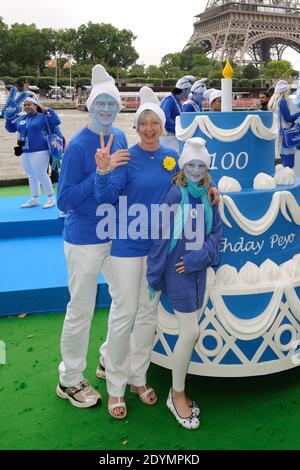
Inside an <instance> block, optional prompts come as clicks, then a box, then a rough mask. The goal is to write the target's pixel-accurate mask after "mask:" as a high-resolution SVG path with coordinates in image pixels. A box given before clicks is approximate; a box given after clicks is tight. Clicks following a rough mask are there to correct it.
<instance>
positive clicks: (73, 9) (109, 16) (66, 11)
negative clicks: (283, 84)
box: [0, 0, 300, 70]
mask: <svg viewBox="0 0 300 470" xmlns="http://www.w3.org/2000/svg"><path fill="white" fill-rule="evenodd" d="M206 4H207V0H186V1H185V2H179V1H178V0H127V1H126V0H84V1H80V2H79V1H78V0H77V1H75V0H51V1H49V2H43V1H41V0H26V1H24V0H14V1H11V2H9V1H6V0H1V2H0V16H2V18H3V20H4V22H5V23H7V24H9V25H10V24H12V23H26V24H30V23H35V24H36V26H37V27H38V28H43V27H48V28H55V29H58V28H71V27H78V26H80V25H81V24H85V23H88V22H89V21H92V22H93V23H111V24H112V25H113V26H115V27H117V28H119V29H122V28H126V29H130V30H131V31H132V32H133V33H134V35H135V36H137V39H136V41H135V42H134V47H135V49H136V50H137V52H138V54H139V56H140V58H139V60H138V62H139V63H143V64H145V65H150V64H153V65H159V63H160V61H161V58H162V57H163V56H164V55H165V54H168V53H170V52H179V51H182V49H183V48H184V47H185V46H186V44H187V42H188V40H189V39H190V37H191V35H192V34H193V21H194V17H195V16H196V15H198V14H199V13H202V12H203V11H204V10H205V7H206ZM47 6H48V8H47ZM0 47H1V46H0ZM283 58H284V59H287V60H290V62H292V64H295V63H296V62H297V63H296V65H295V69H296V70H300V55H299V54H297V53H295V52H293V51H292V50H288V51H287V52H286V53H285V55H284V57H283Z"/></svg>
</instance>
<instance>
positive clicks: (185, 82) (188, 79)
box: [175, 75, 196, 90]
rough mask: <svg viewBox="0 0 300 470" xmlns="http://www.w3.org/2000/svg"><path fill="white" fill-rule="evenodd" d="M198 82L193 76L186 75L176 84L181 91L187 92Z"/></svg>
mask: <svg viewBox="0 0 300 470" xmlns="http://www.w3.org/2000/svg"><path fill="white" fill-rule="evenodd" d="M195 80H196V78H195V77H193V75H185V76H184V77H182V78H180V80H178V82H177V83H176V85H175V87H176V88H178V89H179V90H186V89H187V88H191V86H192V84H193V83H194V81H195Z"/></svg>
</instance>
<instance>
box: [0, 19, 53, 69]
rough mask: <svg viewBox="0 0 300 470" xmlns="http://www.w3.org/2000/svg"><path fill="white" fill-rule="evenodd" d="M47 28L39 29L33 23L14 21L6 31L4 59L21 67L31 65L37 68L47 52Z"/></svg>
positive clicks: (48, 44) (48, 47)
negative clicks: (6, 43) (7, 41)
mask: <svg viewBox="0 0 300 470" xmlns="http://www.w3.org/2000/svg"><path fill="white" fill-rule="evenodd" d="M48 35H49V30H43V31H40V30H38V29H37V28H36V26H35V25H34V24H31V25H25V24H18V23H15V24H13V25H12V26H11V28H10V29H9V32H8V37H9V43H8V45H7V49H6V59H8V60H10V61H13V62H15V63H16V64H18V66H21V67H26V66H29V67H32V68H33V69H35V70H37V68H38V67H40V66H41V65H42V64H43V62H44V61H45V59H46V57H47V54H48V53H49V49H50V43H49V37H48Z"/></svg>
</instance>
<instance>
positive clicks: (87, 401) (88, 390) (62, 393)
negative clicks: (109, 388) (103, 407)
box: [56, 380, 101, 408]
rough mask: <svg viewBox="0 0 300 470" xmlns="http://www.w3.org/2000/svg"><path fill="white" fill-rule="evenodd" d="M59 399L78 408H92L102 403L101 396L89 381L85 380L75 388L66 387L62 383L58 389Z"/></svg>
mask: <svg viewBox="0 0 300 470" xmlns="http://www.w3.org/2000/svg"><path fill="white" fill-rule="evenodd" d="M56 394H57V396H58V397H60V398H63V399H64V400H69V402H70V403H71V404H72V405H73V406H76V408H91V407H92V406H96V405H98V404H100V403H101V395H100V393H98V392H97V390H95V389H94V388H93V387H91V386H90V384H89V383H88V382H87V380H83V381H82V382H80V383H79V384H78V385H75V386H74V387H64V386H63V385H61V384H60V383H59V384H58V385H57V387H56Z"/></svg>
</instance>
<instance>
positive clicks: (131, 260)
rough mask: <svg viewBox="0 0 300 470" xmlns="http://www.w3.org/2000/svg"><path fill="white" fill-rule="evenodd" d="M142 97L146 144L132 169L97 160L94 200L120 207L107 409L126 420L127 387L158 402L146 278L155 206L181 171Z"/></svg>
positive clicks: (137, 149)
mask: <svg viewBox="0 0 300 470" xmlns="http://www.w3.org/2000/svg"><path fill="white" fill-rule="evenodd" d="M140 95H141V106H140V108H139V110H138V111H137V114H136V117H135V127H136V129H137V132H138V133H139V137H140V139H141V141H140V143H139V144H138V145H135V146H134V147H132V148H130V149H129V153H130V156H131V158H130V161H129V163H128V165H127V166H124V167H121V168H118V169H117V170H115V171H111V168H109V166H110V165H109V161H107V160H106V156H105V155H104V154H101V152H99V153H98V155H97V168H98V169H97V176H96V185H95V197H96V199H97V201H98V203H99V204H103V205H104V210H105V208H106V207H107V204H111V205H116V206H115V207H116V212H117V219H116V227H115V230H114V231H115V236H114V237H113V240H112V249H111V268H112V280H111V282H110V293H111V296H112V305H111V310H110V315H109V331H108V336H107V342H106V355H105V372H106V381H107V389H108V394H109V403H108V410H109V413H110V414H111V415H112V416H113V417H114V418H116V419H124V418H125V416H126V413H127V411H126V404H125V400H124V395H125V389H126V385H127V384H128V383H130V384H131V386H132V391H134V392H136V393H138V394H139V396H140V399H141V400H142V401H143V402H144V403H146V404H148V405H154V404H155V403H156V401H157V396H156V393H155V391H154V390H153V389H152V388H151V387H149V386H148V385H147V379H146V374H147V370H148V367H149V364H150V355H151V350H152V346H153V340H154V335H155V326H156V319H157V304H158V299H159V296H155V298H154V299H151V300H150V299H149V296H148V284H147V279H146V263H147V255H148V253H149V250H150V247H151V243H152V241H151V205H158V204H160V202H161V201H162V199H163V197H164V195H165V193H166V191H167V190H168V188H169V187H170V184H171V179H172V176H174V175H175V173H176V171H177V159H178V155H177V153H176V152H175V151H174V150H172V149H168V148H165V147H162V146H160V144H159V137H160V136H161V134H162V131H163V128H164V124H165V116H164V113H163V111H162V110H161V109H160V107H159V101H158V99H157V97H156V96H155V95H154V93H153V91H152V90H151V89H150V88H147V87H144V88H143V89H142V90H141V92H140ZM122 196H123V197H122ZM125 205H126V208H125V209H124V207H125ZM127 207H128V211H127ZM98 229H99V226H98ZM98 234H99V230H98Z"/></svg>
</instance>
